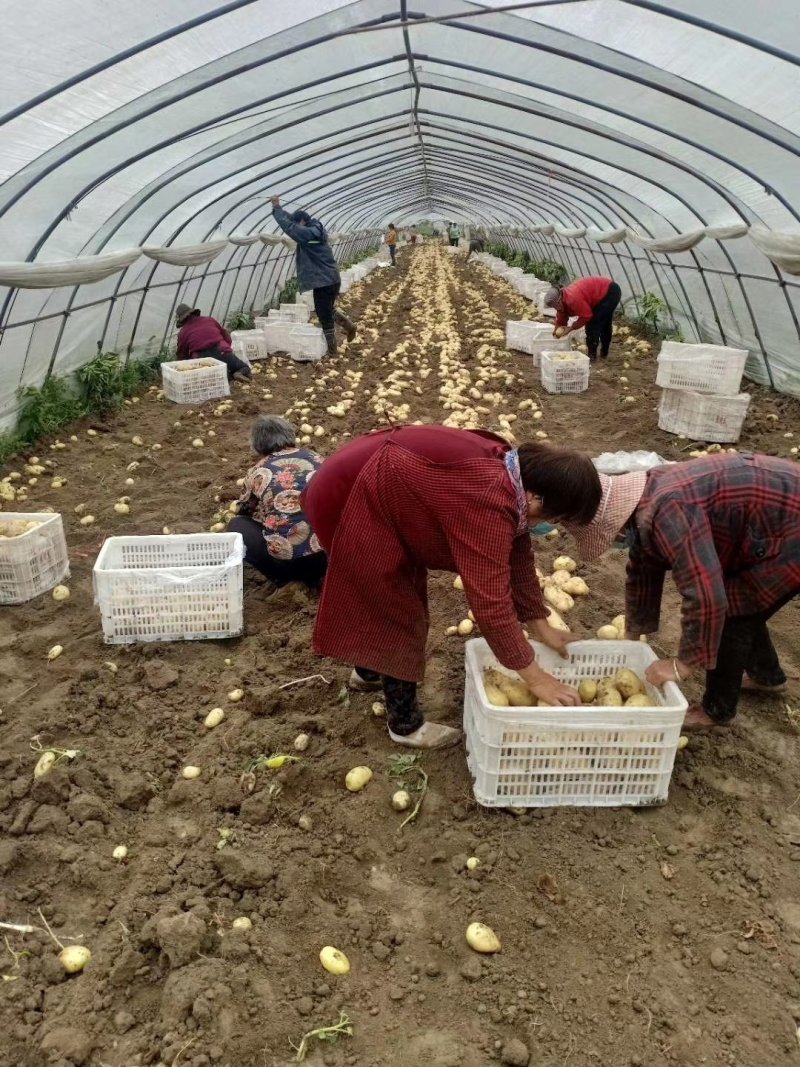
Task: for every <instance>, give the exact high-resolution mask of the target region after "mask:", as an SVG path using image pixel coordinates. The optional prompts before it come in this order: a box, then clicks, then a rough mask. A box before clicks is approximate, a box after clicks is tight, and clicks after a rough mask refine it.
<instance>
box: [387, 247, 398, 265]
mask: <svg viewBox="0 0 800 1067" xmlns="http://www.w3.org/2000/svg"><path fill="white" fill-rule="evenodd" d="M388 248H389V259H391V261H392V263H394V257H395V256H396V255H397V245H389V246H388Z"/></svg>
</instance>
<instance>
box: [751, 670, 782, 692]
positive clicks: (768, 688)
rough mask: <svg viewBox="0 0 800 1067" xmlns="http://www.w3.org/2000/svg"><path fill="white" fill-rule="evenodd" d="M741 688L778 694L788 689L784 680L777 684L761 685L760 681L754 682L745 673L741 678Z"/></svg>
mask: <svg viewBox="0 0 800 1067" xmlns="http://www.w3.org/2000/svg"><path fill="white" fill-rule="evenodd" d="M742 689H743V690H745V692H748V693H775V694H776V695H780V694H781V693H785V692H786V690H787V689H788V685H787V683H786V682H780V683H779V684H778V685H762V684H761V682H755V681H753V679H752V678H751V677H750V675H749V674H745V676H744V677H743V678H742Z"/></svg>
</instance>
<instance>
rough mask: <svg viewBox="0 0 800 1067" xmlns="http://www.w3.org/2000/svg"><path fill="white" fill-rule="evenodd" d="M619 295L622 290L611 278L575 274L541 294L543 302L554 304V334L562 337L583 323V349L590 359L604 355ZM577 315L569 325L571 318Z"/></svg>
mask: <svg viewBox="0 0 800 1067" xmlns="http://www.w3.org/2000/svg"><path fill="white" fill-rule="evenodd" d="M621 297H622V290H621V289H620V287H619V286H618V285H617V283H616V282H615V281H613V280H612V279H611V278H594V277H591V278H578V280H577V281H575V282H573V283H572V284H571V285H567V286H565V287H564V288H562V287H560V286H556V287H554V288H553V289H551V290H550V292H549V293H548V294H547V296H546V297H545V301H544V306H545V307H548V308H554V309H555V312H556V325H555V329H554V330H553V336H554V337H566V336H567V334H568V333H572V332H573V330H580V329H581V327H582V326H585V327H586V351H587V354H588V356H589V359H590V360H591V361H592V363H594V362H595V360H596V359H597V349H598V346H599V348H600V356H601V357H602V358H603V359H607V358H608V350H609V348H610V347H611V332H612V327H613V319H614V312H615V311H616V309H617V305H618V304H619V302H620V299H621ZM576 315H577V319H576V321H575V322H573V323H572V325H571V326H570V325H569V320H570V319H571V318H575V316H576Z"/></svg>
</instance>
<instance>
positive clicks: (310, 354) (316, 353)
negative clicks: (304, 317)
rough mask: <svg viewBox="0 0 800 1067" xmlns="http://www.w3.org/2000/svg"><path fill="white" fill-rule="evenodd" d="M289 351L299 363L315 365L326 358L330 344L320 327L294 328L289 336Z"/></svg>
mask: <svg viewBox="0 0 800 1067" xmlns="http://www.w3.org/2000/svg"><path fill="white" fill-rule="evenodd" d="M288 351H289V355H290V356H291V357H292V359H293V360H295V361H296V362H298V363H313V362H316V361H317V360H320V359H322V358H323V357H324V356H325V354H326V353H327V351H328V343H327V341H326V340H325V334H324V333H323V332H322V330H321V329H320V328H319V326H294V327H293V328H292V332H291V333H290V334H289V349H288Z"/></svg>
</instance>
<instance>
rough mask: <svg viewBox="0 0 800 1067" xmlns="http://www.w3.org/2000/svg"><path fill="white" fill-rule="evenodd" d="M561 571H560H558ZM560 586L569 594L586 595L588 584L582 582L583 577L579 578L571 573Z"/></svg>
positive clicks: (587, 593)
mask: <svg viewBox="0 0 800 1067" xmlns="http://www.w3.org/2000/svg"><path fill="white" fill-rule="evenodd" d="M559 573H561V572H559ZM561 588H562V589H563V590H564V592H565V593H569V595H570V596H588V595H589V586H588V585H587V584H586V582H584V580H583V578H580V577H579V576H578V575H577V574H572V575H570V577H569V578H568V579H567V581H566V582H564V583H563V585H562V586H561Z"/></svg>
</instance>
